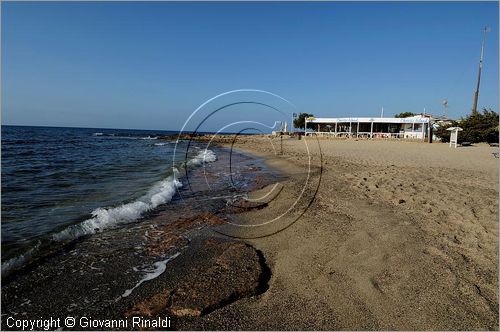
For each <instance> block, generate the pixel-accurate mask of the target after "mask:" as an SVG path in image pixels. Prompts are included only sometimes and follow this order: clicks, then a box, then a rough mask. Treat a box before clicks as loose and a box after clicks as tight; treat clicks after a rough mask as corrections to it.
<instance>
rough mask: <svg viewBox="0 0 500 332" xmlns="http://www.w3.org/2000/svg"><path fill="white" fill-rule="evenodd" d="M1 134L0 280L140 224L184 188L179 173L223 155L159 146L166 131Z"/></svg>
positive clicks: (201, 146)
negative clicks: (43, 257) (53, 252)
mask: <svg viewBox="0 0 500 332" xmlns="http://www.w3.org/2000/svg"><path fill="white" fill-rule="evenodd" d="M1 128H2V132H1V137H2V138H1V139H2V144H1V149H2V151H1V156H2V160H1V166H2V170H1V174H2V194H1V209H2V210H1V211H2V216H1V217H2V218H1V231H2V232H1V238H2V245H1V246H2V252H1V253H2V276H4V275H6V274H8V273H9V272H10V271H12V270H13V269H19V268H21V267H23V265H25V264H26V263H27V262H28V261H32V260H34V259H36V258H37V256H38V255H39V253H40V252H42V251H43V252H46V251H47V250H50V249H54V248H57V246H58V245H59V244H62V243H66V242H68V241H72V240H76V239H79V238H81V237H85V236H92V234H95V233H100V232H105V231H106V230H109V229H116V228H118V227H121V226H122V225H127V224H130V223H135V222H140V220H141V218H144V216H145V215H147V214H148V213H150V212H151V211H154V210H155V209H157V208H159V207H161V206H164V205H165V204H173V202H172V200H173V199H174V200H175V197H176V196H178V195H179V190H180V189H181V188H186V186H189V185H190V184H189V179H188V172H187V171H186V172H184V171H182V170H183V169H188V168H193V169H194V168H197V167H202V166H204V165H206V164H210V163H214V164H215V161H217V160H218V159H220V157H221V155H222V154H225V153H226V154H227V151H225V150H224V149H223V148H221V147H217V146H213V145H211V146H210V147H209V148H207V143H201V142H193V141H183V140H180V141H178V143H177V144H176V140H172V139H163V138H164V137H165V136H168V135H176V134H177V132H172V131H159V130H154V131H150V130H126V129H99V128H98V129H95V128H56V127H30V126H2V127H1ZM183 167H184V168H183ZM224 172H225V170H223V169H221V170H220V174H221V181H226V180H227V179H228V178H229V177H228V176H227V174H226V173H224ZM236 180H237V181H240V182H239V185H240V186H241V187H244V186H246V185H248V183H245V181H247V182H249V181H251V179H250V178H248V179H246V180H245V179H239V180H238V179H236ZM231 181H232V182H233V183H232V185H234V178H233V177H232V176H231Z"/></svg>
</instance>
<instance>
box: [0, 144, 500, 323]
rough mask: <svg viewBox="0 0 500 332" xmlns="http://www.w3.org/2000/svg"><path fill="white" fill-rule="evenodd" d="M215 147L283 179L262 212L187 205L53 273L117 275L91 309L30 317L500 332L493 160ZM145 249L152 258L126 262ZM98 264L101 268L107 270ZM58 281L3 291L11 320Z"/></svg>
mask: <svg viewBox="0 0 500 332" xmlns="http://www.w3.org/2000/svg"><path fill="white" fill-rule="evenodd" d="M201 139H202V140H203V139H204V138H201ZM213 143H214V144H217V145H220V146H222V147H225V148H226V149H228V150H232V152H233V151H234V152H236V153H243V155H247V156H248V157H250V158H252V160H257V161H259V162H263V163H264V164H265V165H266V166H267V167H268V169H269V170H270V171H271V173H280V174H282V175H283V176H282V177H278V178H276V179H275V181H276V182H277V183H278V184H279V189H276V188H277V187H276V186H274V185H275V184H276V183H274V184H273V183H272V181H271V182H269V180H264V179H258V178H255V183H254V187H253V188H252V190H251V192H250V194H249V196H248V197H249V198H250V201H246V200H245V199H240V200H235V201H233V202H232V203H231V204H230V205H225V206H222V205H221V206H219V207H218V208H217V209H215V210H214V209H207V210H206V211H199V210H196V209H192V207H191V208H190V201H189V200H186V201H185V202H184V205H183V206H179V207H178V208H181V209H184V210H185V211H190V212H189V213H187V214H186V216H185V217H183V218H177V217H173V216H175V215H173V214H172V213H171V212H169V208H166V209H165V210H163V211H159V212H158V213H155V214H153V215H152V216H150V217H149V218H148V219H147V220H146V221H145V222H141V223H138V224H135V225H131V226H130V227H124V228H122V229H120V230H118V231H117V232H118V233H101V234H97V235H96V236H93V237H92V238H91V239H90V242H85V241H88V240H87V239H86V240H85V241H82V242H79V241H77V242H76V243H75V244H74V245H73V246H72V247H71V248H69V249H68V250H67V253H66V254H65V255H60V256H58V257H56V258H55V259H54V258H53V261H52V263H58V262H59V263H63V262H64V261H65V259H67V258H68V257H70V255H72V254H75V255H76V252H78V253H79V254H78V255H82V257H83V260H82V263H81V264H73V265H74V266H73V268H72V269H74V270H73V272H76V273H77V274H78V273H82V271H83V270H84V269H88V268H89V266H90V269H97V270H95V271H97V273H98V274H99V273H101V271H99V269H105V270H104V271H103V272H106V271H110V269H111V270H116V271H115V273H113V274H111V275H108V276H103V277H102V278H98V279H97V280H101V279H102V280H103V281H102V282H101V283H99V282H96V281H95V278H94V277H92V278H83V279H82V280H81V281H79V282H78V283H77V284H73V286H72V287H70V288H74V286H76V285H78V287H77V288H79V289H90V288H89V287H90V283H92V284H94V286H95V285H96V284H97V285H99V284H106V283H108V284H109V285H108V286H105V288H106V287H107V289H102V290H99V291H100V292H102V293H101V294H100V295H99V296H97V297H92V296H91V297H89V298H88V299H87V297H88V295H87V294H80V293H78V291H77V292H73V293H71V294H65V296H66V298H64V297H62V298H58V299H50V301H49V302H50V303H51V305H50V307H51V308H57V309H51V310H48V307H47V305H46V303H45V301H41V302H40V304H42V303H43V305H44V306H42V307H39V308H36V306H35V309H34V311H32V313H34V312H36V314H37V315H40V314H51V315H60V316H61V317H62V316H64V315H67V314H69V313H71V314H76V315H77V316H81V315H87V316H89V315H92V316H93V317H95V318H116V319H121V318H129V317H132V316H134V315H140V316H143V317H149V318H155V317H164V316H170V317H171V318H172V326H171V328H173V329H179V330H235V329H243V330H268V329H270V330H288V329H294V330H297V329H302V330H325V329H329V330H340V329H352V330H357V329H366V330H373V329H395V330H396V329H405V330H411V329H414V330H422V329H435V330H436V329H443V330H447V329H464V330H471V329H472V330H474V329H486V330H495V329H498V312H497V310H496V308H497V307H498V300H497V299H498V224H497V218H498V170H497V165H498V163H497V161H496V160H495V159H494V158H493V156H491V154H490V153H491V151H490V150H492V149H491V148H489V147H486V146H479V147H471V148H467V149H463V150H462V149H457V150H455V149H448V148H447V146H446V145H445V144H438V143H434V144H426V143H413V142H389V141H366V140H360V141H355V140H315V139H314V138H308V139H306V140H298V139H296V138H285V139H283V141H282V140H281V138H279V137H272V136H267V135H265V136H243V137H241V136H240V137H238V138H237V139H236V140H234V139H232V138H231V139H229V138H228V137H222V139H218V138H217V137H216V138H215V140H214V141H213ZM271 143H272V144H271ZM281 144H283V145H281ZM474 149H475V150H474ZM487 154H489V155H488V157H489V158H491V159H488V157H486V156H487ZM422 155H425V156H422ZM464 156H466V157H467V158H463V157H464ZM234 162H235V166H237V164H238V163H239V161H237V160H236V161H234ZM252 167H254V166H251V167H250V168H249V172H253V171H254V169H253V168H252ZM207 176H208V179H210V178H211V175H210V172H209V173H205V174H204V177H205V179H207ZM200 179H201V178H200ZM275 189H276V190H275ZM266 193H272V195H268V196H266V195H265V194H266ZM195 196H196V195H195ZM253 197H264V198H263V199H260V200H256V201H252V199H253ZM279 215H284V216H285V217H284V218H281V219H279V218H278V219H277V221H273V222H270V223H265V225H264V226H258V225H256V224H258V223H262V222H263V221H266V222H267V221H272V220H274V219H276V216H279ZM233 223H234V224H235V225H237V226H231V225H233ZM228 225H229V226H230V227H228ZM238 225H247V226H252V227H248V228H246V227H240V226H238ZM207 226H209V227H207ZM253 226H258V227H253ZM143 235H144V236H145V237H144V239H143ZM226 235H229V236H230V237H229V238H228V237H227V236H226ZM231 237H233V238H232V239H231ZM143 240H147V241H146V243H147V245H145V244H144V242H143ZM85 243H87V244H85ZM88 243H91V244H90V245H89V244H88ZM110 243H112V244H113V245H111V246H110ZM131 246H137V247H141V246H142V247H144V250H146V251H145V252H147V256H143V255H142V254H139V255H138V254H137V253H134V252H133V251H127V250H125V251H124V248H126V247H131ZM95 248H99V250H97V251H95ZM110 248H115V249H116V250H115V249H113V250H110ZM179 249H180V250H179ZM141 250H142V249H141ZM96 253H97V256H98V258H99V259H100V260H102V261H103V262H104V263H103V264H94V263H93V262H94V261H97V260H96V259H95V257H91V256H92V255H95V254H96ZM85 257H87V258H85ZM88 257H91V259H89V258H88ZM113 257H115V258H117V257H118V258H119V259H118V260H116V259H113ZM144 257H148V258H147V262H145V261H144ZM120 261H121V262H120ZM160 261H162V262H164V263H162V264H163V265H161V264H160V265H159V266H160V267H161V266H163V268H164V270H163V272H161V271H160V270H159V272H158V273H159V274H158V275H157V276H156V277H155V278H154V279H152V280H149V281H145V282H144V283H139V284H138V283H137V281H138V280H139V279H137V274H135V275H134V274H133V273H128V272H127V273H126V274H125V275H120V271H127V270H128V271H131V267H132V266H141V264H142V265H143V266H145V265H149V266H151V265H154V264H158V262H160ZM107 264H111V266H110V265H107ZM123 264H125V265H127V266H121V265H123ZM62 267H64V271H66V272H68V266H64V265H62ZM70 270H71V269H70ZM64 271H60V272H64ZM78 271H80V272H78ZM188 271H191V272H188ZM160 272H161V273H160ZM58 273H59V272H58V271H57V269H53V268H48V270H47V269H44V268H43V267H42V268H41V269H38V270H37V271H35V274H34V275H33V276H32V277H31V278H26V279H25V280H24V281H21V282H20V283H17V284H16V283H15V282H14V284H11V285H13V286H8V288H4V289H3V292H2V293H3V295H2V296H3V304H4V309H6V308H7V309H8V310H9V312H10V311H13V310H18V309H22V310H25V311H28V310H29V309H28V308H30V306H31V308H33V307H32V306H33V305H34V304H36V303H33V302H37V301H38V300H42V299H45V298H47V297H50V295H49V293H50V292H54V291H55V290H56V289H58V288H59V289H65V288H66V287H67V286H68V285H61V284H57V283H54V284H52V286H53V287H52V286H49V287H47V285H43V284H39V285H38V284H35V286H34V287H32V286H31V285H32V281H33V280H37V279H40V277H43V276H47V275H58ZM191 273H192V274H191ZM37 274H38V276H37ZM194 275H196V276H194ZM89 276H90V275H89ZM32 278H34V279H33V280H32ZM42 279H43V278H42ZM87 279H88V280H87ZM220 280H224V282H223V284H224V287H220ZM86 282H89V285H87V284H86ZM113 283H114V284H113ZM134 284H136V287H137V289H136V288H131V286H133V285H134ZM37 285H38V286H37ZM37 287H40V288H38V291H36V290H37ZM41 287H45V289H44V290H43V291H40V290H41V289H42V288H41ZM98 287H99V288H100V286H98ZM33 289H35V295H36V296H33V293H32V292H33ZM125 290H128V291H130V294H128V295H127V296H126V297H123V298H122V299H121V300H119V301H116V299H115V298H114V297H116V296H115V295H116V294H115V295H113V294H114V293H117V292H118V293H120V294H121V293H123V292H124V291H125ZM30 292H31V293H30ZM47 292H48V293H47ZM30 294H31V295H30ZM67 295H69V296H67ZM29 296H32V297H31V299H32V300H31V301H32V302H31V303H28V304H27V305H26V304H24V303H25V301H24V300H25V299H24V297H26V298H28V297H29ZM13 297H18V298H17V299H13ZM85 299H87V301H89V303H87V302H86V301H85ZM80 300H83V301H80ZM92 301H98V302H94V303H92ZM72 302H75V303H80V302H81V303H82V304H84V305H83V306H81V307H76V306H75V307H71V306H72V304H71V303H72ZM68 308H69V309H71V310H70V311H67V309H68ZM92 308H93V309H92ZM54 310H55V311H54ZM3 327H4V328H5V321H3Z"/></svg>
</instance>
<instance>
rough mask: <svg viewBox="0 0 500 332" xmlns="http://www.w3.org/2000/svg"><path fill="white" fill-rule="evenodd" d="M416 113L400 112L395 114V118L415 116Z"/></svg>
mask: <svg viewBox="0 0 500 332" xmlns="http://www.w3.org/2000/svg"><path fill="white" fill-rule="evenodd" d="M414 115H415V114H414V113H412V112H403V113H399V114H396V115H394V117H395V118H409V117H410V116H414Z"/></svg>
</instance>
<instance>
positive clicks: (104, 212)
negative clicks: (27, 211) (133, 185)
mask: <svg viewBox="0 0 500 332" xmlns="http://www.w3.org/2000/svg"><path fill="white" fill-rule="evenodd" d="M216 160H217V156H216V155H215V153H214V152H213V151H211V150H203V151H200V152H199V153H198V154H197V155H196V156H195V157H193V158H192V159H190V160H188V162H187V165H189V166H200V165H202V164H204V163H208V162H213V161H216ZM178 173H179V172H178V170H177V169H175V168H174V174H173V175H171V176H169V177H168V178H166V179H165V180H162V181H160V182H157V183H156V184H155V185H153V187H151V188H150V189H149V191H148V192H147V193H146V194H145V195H143V196H142V197H140V198H138V199H137V200H135V201H133V202H130V203H125V204H122V205H119V206H116V207H110V208H98V209H95V210H94V211H92V218H90V219H87V220H85V221H83V222H81V223H79V224H75V225H71V226H69V227H67V228H66V229H64V230H62V231H60V232H59V233H56V234H53V235H52V239H53V240H55V241H65V240H73V239H77V238H79V237H81V236H84V235H91V234H95V233H98V232H101V231H103V230H105V229H109V228H114V227H116V226H118V225H120V224H128V223H132V222H134V221H136V220H137V219H139V218H140V217H142V216H143V215H144V214H145V213H146V212H149V211H151V210H153V209H155V208H156V207H158V206H159V205H162V204H165V203H168V202H169V201H170V200H171V199H172V197H173V196H174V195H175V193H176V191H177V189H178V188H181V187H182V182H181V181H179V180H178Z"/></svg>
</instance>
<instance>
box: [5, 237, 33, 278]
mask: <svg viewBox="0 0 500 332" xmlns="http://www.w3.org/2000/svg"><path fill="white" fill-rule="evenodd" d="M40 244H41V242H40V241H38V242H37V243H36V244H35V245H34V246H33V247H32V248H30V249H29V250H27V251H26V252H25V253H24V254H22V255H19V256H16V257H14V258H11V259H9V260H7V261H5V262H3V263H2V276H5V275H7V274H9V273H10V272H11V271H12V270H14V269H18V268H20V267H21V266H23V265H24V264H25V263H26V262H27V261H28V260H29V259H30V258H31V257H33V254H34V253H35V252H37V251H38V249H39V248H40Z"/></svg>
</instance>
